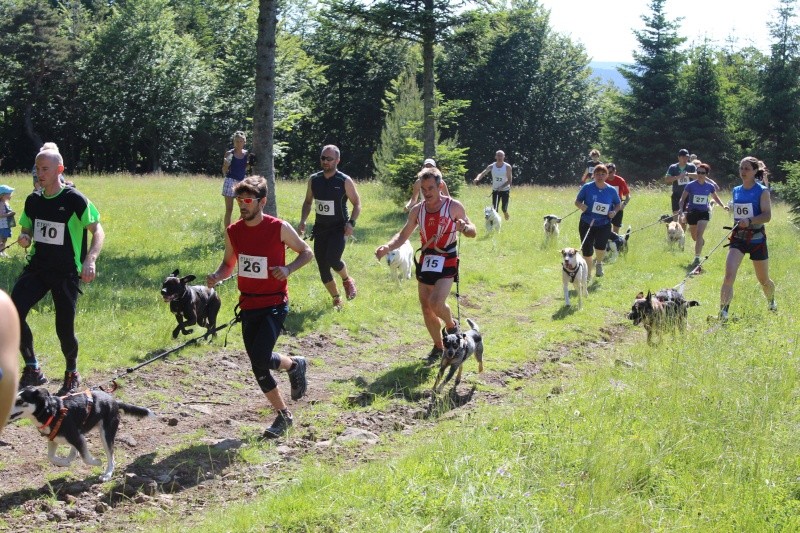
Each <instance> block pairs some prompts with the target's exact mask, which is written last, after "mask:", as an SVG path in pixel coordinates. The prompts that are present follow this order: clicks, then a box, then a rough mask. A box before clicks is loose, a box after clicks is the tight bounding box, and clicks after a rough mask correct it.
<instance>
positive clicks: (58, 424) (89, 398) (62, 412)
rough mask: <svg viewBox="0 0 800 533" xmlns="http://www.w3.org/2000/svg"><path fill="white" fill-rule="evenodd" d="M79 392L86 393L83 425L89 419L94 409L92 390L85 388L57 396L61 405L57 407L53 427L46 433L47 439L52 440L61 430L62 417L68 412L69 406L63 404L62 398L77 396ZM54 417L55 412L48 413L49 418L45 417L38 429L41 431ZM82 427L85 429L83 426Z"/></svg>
mask: <svg viewBox="0 0 800 533" xmlns="http://www.w3.org/2000/svg"><path fill="white" fill-rule="evenodd" d="M79 394H84V395H86V418H85V419H84V421H83V425H84V426H85V425H86V423H87V422H88V421H89V416H90V415H91V414H92V410H93V409H94V396H92V391H90V390H89V389H86V390H85V391H83V392H75V393H73V394H67V395H66V396H60V397H59V398H58V404H59V405H60V406H61V407H60V408H59V409H58V413H57V414H58V418H57V419H56V423H55V425H54V426H53V428H52V429H51V430H50V433H48V434H47V439H48V440H50V441H52V440H55V438H56V437H57V436H58V432H59V431H60V430H61V424H62V423H63V422H64V418H66V416H67V413H68V412H69V408H68V407H67V406H66V405H64V401H63V398H68V397H70V396H77V395H79ZM54 418H56V415H55V414H52V415H50V418H48V419H47V422H45V423H44V424H42V425H41V426H39V431H43V430H44V428H46V427H48V426H49V425H50V424H51V423H52V422H53V419H54ZM83 429H86V428H85V427H84V428H83Z"/></svg>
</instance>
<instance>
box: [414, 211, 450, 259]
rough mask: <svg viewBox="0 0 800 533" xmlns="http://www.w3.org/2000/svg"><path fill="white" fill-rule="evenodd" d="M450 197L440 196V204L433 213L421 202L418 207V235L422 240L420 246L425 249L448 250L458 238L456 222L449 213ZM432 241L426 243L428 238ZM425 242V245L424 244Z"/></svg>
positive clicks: (423, 251)
mask: <svg viewBox="0 0 800 533" xmlns="http://www.w3.org/2000/svg"><path fill="white" fill-rule="evenodd" d="M450 203H451V199H450V198H447V197H443V198H442V206H441V207H440V208H439V210H438V211H436V212H435V213H429V212H428V210H427V209H426V208H425V203H423V204H422V205H421V206H420V208H419V219H418V223H419V236H420V239H421V241H422V246H424V247H425V248H424V249H423V250H422V253H425V251H426V250H436V251H438V252H445V251H447V252H450V251H452V250H449V248H452V246H453V245H454V244H455V242H456V240H457V239H458V232H457V231H456V223H455V221H454V220H453V218H452V216H451V215H450ZM431 239H432V241H431V242H430V243H428V241H429V240H431ZM426 244H427V246H426Z"/></svg>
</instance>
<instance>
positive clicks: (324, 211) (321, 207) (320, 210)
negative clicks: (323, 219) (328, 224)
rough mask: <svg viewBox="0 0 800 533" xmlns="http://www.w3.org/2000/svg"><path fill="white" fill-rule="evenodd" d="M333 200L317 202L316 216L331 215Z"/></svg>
mask: <svg viewBox="0 0 800 533" xmlns="http://www.w3.org/2000/svg"><path fill="white" fill-rule="evenodd" d="M333 206H334V202H333V200H317V214H318V215H332V214H334V213H333V211H334V207H333Z"/></svg>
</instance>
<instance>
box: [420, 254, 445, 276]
mask: <svg viewBox="0 0 800 533" xmlns="http://www.w3.org/2000/svg"><path fill="white" fill-rule="evenodd" d="M442 269H444V257H442V256H440V255H426V256H425V257H424V258H423V259H422V271H423V272H438V273H441V272H442Z"/></svg>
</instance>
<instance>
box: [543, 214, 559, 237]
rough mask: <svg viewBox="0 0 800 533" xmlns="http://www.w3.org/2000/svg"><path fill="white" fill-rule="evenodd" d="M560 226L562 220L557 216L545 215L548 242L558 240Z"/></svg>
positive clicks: (545, 231) (545, 232)
mask: <svg viewBox="0 0 800 533" xmlns="http://www.w3.org/2000/svg"><path fill="white" fill-rule="evenodd" d="M559 224H561V218H560V217H557V216H555V215H545V216H544V239H545V241H547V242H550V241H552V240H555V239H556V238H558V234H559V232H560V230H559V226H558V225H559Z"/></svg>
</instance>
